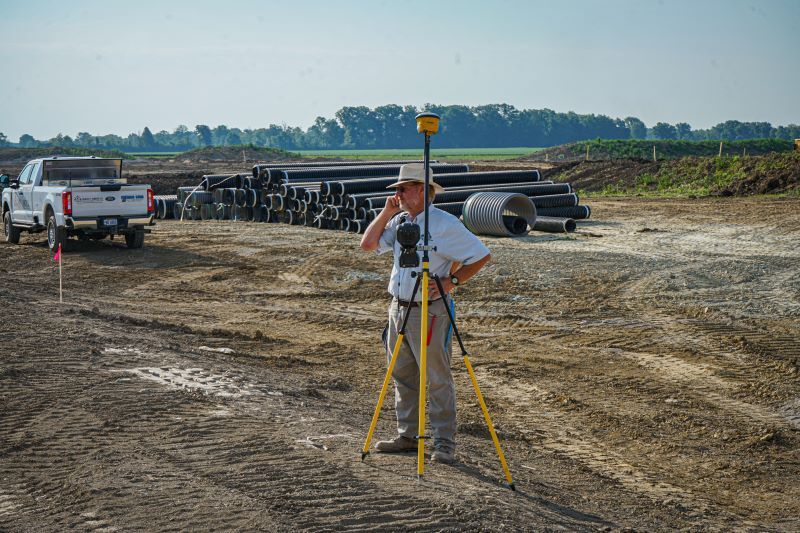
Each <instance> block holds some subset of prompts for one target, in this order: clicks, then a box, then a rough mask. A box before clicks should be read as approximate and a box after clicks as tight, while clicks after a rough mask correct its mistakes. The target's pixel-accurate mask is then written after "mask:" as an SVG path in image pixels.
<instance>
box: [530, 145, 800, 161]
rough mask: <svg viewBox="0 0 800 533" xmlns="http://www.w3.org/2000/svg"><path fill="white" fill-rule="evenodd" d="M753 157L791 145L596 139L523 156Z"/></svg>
mask: <svg viewBox="0 0 800 533" xmlns="http://www.w3.org/2000/svg"><path fill="white" fill-rule="evenodd" d="M720 144H721V145H722V156H726V157H733V156H737V155H738V156H746V155H750V156H754V155H766V154H770V153H774V152H791V151H792V149H793V144H792V143H791V142H790V141H787V140H785V139H748V140H743V141H722V142H720V141H668V140H636V139H595V140H592V141H580V142H575V143H569V144H562V145H559V146H553V147H550V148H546V149H544V150H539V151H538V152H535V153H533V154H531V155H530V156H528V157H526V158H525V159H526V160H533V161H554V162H559V163H564V162H567V161H585V160H586V159H587V157H588V159H589V160H597V159H611V160H614V159H640V158H641V159H650V160H652V159H653V148H655V151H656V157H657V158H658V159H677V158H681V157H714V156H718V155H719V154H720Z"/></svg>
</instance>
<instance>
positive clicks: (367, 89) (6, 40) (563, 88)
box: [0, 0, 800, 142]
mask: <svg viewBox="0 0 800 533" xmlns="http://www.w3.org/2000/svg"><path fill="white" fill-rule="evenodd" d="M426 103H433V104H441V105H451V104H461V105H469V106H476V105H483V104H492V103H506V104H511V105H513V106H515V107H516V108H518V109H543V108H549V109H552V110H555V111H558V112H569V111H574V112H576V113H586V114H590V113H594V114H604V115H608V116H611V117H613V118H625V117H628V116H634V117H638V118H640V119H641V120H643V121H644V122H645V124H647V125H648V126H653V125H654V124H656V123H657V122H669V123H671V124H675V123H678V122H688V123H689V124H690V125H691V126H692V128H693V129H704V128H708V127H711V126H713V125H715V124H717V123H719V122H723V121H725V120H730V119H734V120H741V121H767V122H771V123H772V124H773V125H774V126H777V125H786V124H799V123H800V0H747V1H741V0H691V1H690V0H596V1H589V0H583V1H579V0H560V1H556V0H546V1H538V0H528V1H516V0H494V1H486V2H477V1H469V0H460V1H446V0H442V1H436V0H427V1H417V0H391V1H381V0H371V1H368V0H364V1H355V0H354V1H346V0H340V1H338V2H333V1H330V0H327V1H323V0H320V1H316V0H293V1H291V2H278V1H268V0H262V1H248V0H226V1H224V2H222V1H219V0H216V1H213V2H212V1H205V0H192V1H183V0H176V1H169V0H161V1H150V0H138V1H137V2H114V1H111V2H109V1H108V0H103V1H82V0H70V1H68V2H64V1H57V2H56V1H44V0H42V1H39V0H0V132H2V133H5V134H6V135H7V136H8V138H9V140H10V141H13V142H16V141H17V140H18V139H19V136H20V135H22V134H24V133H28V134H31V135H33V136H34V137H36V138H37V139H48V138H51V137H53V136H55V135H56V134H58V133H63V134H64V135H70V136H73V137H74V136H75V135H76V134H77V133H78V132H83V131H85V132H89V133H91V134H93V135H105V134H110V133H114V134H117V135H122V136H126V135H127V134H129V133H131V132H137V133H138V132H141V131H142V130H143V129H144V127H145V126H147V127H149V128H150V130H151V131H153V132H154V133H155V132H157V131H160V130H167V131H173V130H174V129H175V128H176V127H177V126H178V125H186V126H188V127H189V128H190V129H192V128H194V126H195V125H197V124H206V125H209V126H211V127H214V126H216V125H218V124H225V125H227V126H229V127H239V128H242V129H245V128H260V127H267V126H268V125H269V124H287V125H290V126H299V127H302V128H304V129H305V128H307V127H308V126H310V125H311V124H312V123H313V122H314V119H315V118H316V117H317V116H324V117H326V118H332V117H333V116H334V114H335V113H336V111H337V110H338V109H340V108H341V107H344V106H359V105H363V106H368V107H370V108H374V107H376V106H380V105H385V104H399V105H414V106H417V107H421V106H423V105H424V104H426Z"/></svg>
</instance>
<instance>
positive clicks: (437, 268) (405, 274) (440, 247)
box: [377, 206, 489, 302]
mask: <svg viewBox="0 0 800 533" xmlns="http://www.w3.org/2000/svg"><path fill="white" fill-rule="evenodd" d="M403 216H405V219H406V221H407V222H414V223H415V224H419V227H420V233H422V231H423V230H424V228H425V212H424V211H423V212H422V213H420V214H419V215H417V216H416V217H415V218H411V217H410V216H409V215H408V214H406V213H400V214H398V215H396V216H394V217H393V218H392V219H391V220H390V221H389V223H388V224H386V227H385V228H384V230H383V233H382V234H381V238H380V242H379V245H378V249H377V253H379V254H383V253H386V252H388V251H392V252H394V264H393V265H392V275H391V277H390V279H389V293H390V294H391V295H392V296H394V297H395V298H399V299H401V300H407V301H411V300H413V301H415V302H419V301H421V298H420V294H419V291H417V294H415V295H414V297H413V298H412V297H411V291H412V290H414V283H415V282H416V278H415V277H412V275H411V273H412V272H417V273H419V272H420V269H419V268H400V253H401V247H400V243H398V242H397V226H398V225H399V224H400V223H401V218H402V217H403ZM428 216H429V217H430V222H429V224H428V232H429V234H430V238H429V239H428V244H429V245H430V246H432V247H435V248H436V249H435V250H431V251H430V252H429V254H428V256H429V259H430V262H429V269H430V275H431V277H433V275H434V274H436V275H438V276H439V278H441V279H445V278H447V277H448V276H450V267H452V266H453V263H462V264H464V265H469V264H472V263H474V262H475V261H478V260H479V259H483V258H484V257H486V256H487V255H489V249H488V248H487V247H486V245H484V244H483V243H482V242H481V241H480V239H478V237H476V236H475V235H473V234H472V232H470V231H469V230H468V229H467V228H466V227H464V225H463V224H462V223H461V221H460V220H459V219H458V218H456V217H455V216H453V215H451V214H450V213H447V212H446V211H442V210H441V209H437V208H436V207H435V206H430V207H429V208H428ZM422 242H423V241H422V236H421V235H420V244H421V243H422ZM417 255H418V256H419V258H420V266H421V265H422V252H421V251H417ZM431 282H433V280H432V279H431Z"/></svg>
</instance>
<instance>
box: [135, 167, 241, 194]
mask: <svg viewBox="0 0 800 533" xmlns="http://www.w3.org/2000/svg"><path fill="white" fill-rule="evenodd" d="M212 173H213V174H228V172H206V171H203V170H193V171H189V172H166V173H158V174H130V175H128V176H127V178H128V183H138V184H148V185H150V186H152V188H153V194H156V195H159V194H175V190H176V189H177V188H178V187H195V186H196V185H198V184H199V183H200V182H201V181H202V179H203V176H204V175H205V174H212ZM239 173H242V172H238V171H231V172H230V174H239Z"/></svg>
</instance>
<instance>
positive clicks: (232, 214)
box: [173, 173, 266, 221]
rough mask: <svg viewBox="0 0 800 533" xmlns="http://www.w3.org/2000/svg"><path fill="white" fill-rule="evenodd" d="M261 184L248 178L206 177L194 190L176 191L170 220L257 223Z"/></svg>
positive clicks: (261, 212)
mask: <svg viewBox="0 0 800 533" xmlns="http://www.w3.org/2000/svg"><path fill="white" fill-rule="evenodd" d="M265 214H266V209H265V208H264V206H263V205H262V204H261V182H260V181H259V180H257V179H253V177H252V176H251V175H250V174H249V173H247V174H244V173H242V174H209V175H206V176H203V180H202V181H201V182H200V184H199V185H197V186H196V187H179V188H178V191H177V201H176V202H175V205H174V206H173V216H174V218H177V219H183V220H249V221H252V220H260V219H261V217H263V216H265Z"/></svg>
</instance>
